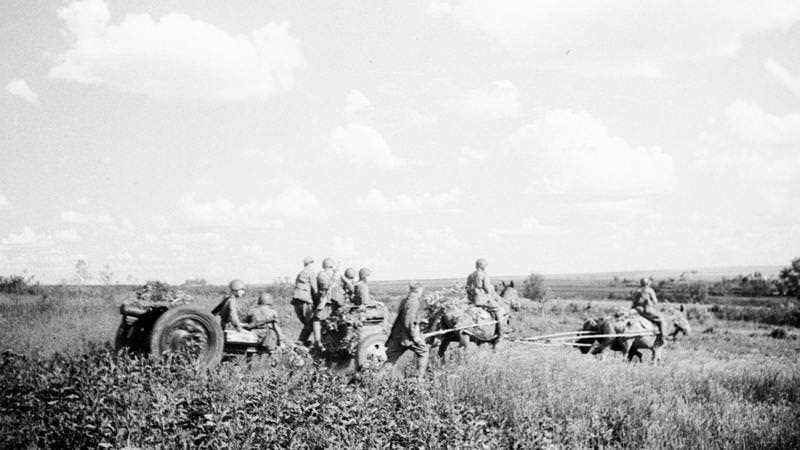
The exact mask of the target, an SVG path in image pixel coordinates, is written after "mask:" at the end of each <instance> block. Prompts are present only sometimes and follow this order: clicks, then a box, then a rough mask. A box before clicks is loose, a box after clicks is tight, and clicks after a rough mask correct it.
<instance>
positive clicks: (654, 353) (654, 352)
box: [650, 346, 661, 363]
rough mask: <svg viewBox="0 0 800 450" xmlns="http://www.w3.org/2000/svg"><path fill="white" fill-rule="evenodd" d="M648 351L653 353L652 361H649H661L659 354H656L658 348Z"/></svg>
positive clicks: (654, 347)
mask: <svg viewBox="0 0 800 450" xmlns="http://www.w3.org/2000/svg"><path fill="white" fill-rule="evenodd" d="M650 351H651V352H653V359H651V361H652V362H653V363H657V362H658V361H659V360H660V359H661V357H660V354H659V353H658V347H656V346H653V347H651V348H650Z"/></svg>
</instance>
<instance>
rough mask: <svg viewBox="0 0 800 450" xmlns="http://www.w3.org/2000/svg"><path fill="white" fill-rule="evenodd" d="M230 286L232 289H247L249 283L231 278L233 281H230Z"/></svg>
mask: <svg viewBox="0 0 800 450" xmlns="http://www.w3.org/2000/svg"><path fill="white" fill-rule="evenodd" d="M228 287H229V288H231V290H232V291H238V290H239V289H245V290H246V289H247V285H246V284H244V281H242V280H240V279H238V278H237V279H235V280H231V282H230V283H228Z"/></svg>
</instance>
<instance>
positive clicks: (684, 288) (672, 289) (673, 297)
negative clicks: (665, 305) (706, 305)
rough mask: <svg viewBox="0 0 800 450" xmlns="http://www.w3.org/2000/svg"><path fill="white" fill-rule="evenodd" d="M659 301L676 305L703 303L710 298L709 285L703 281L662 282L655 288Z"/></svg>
mask: <svg viewBox="0 0 800 450" xmlns="http://www.w3.org/2000/svg"><path fill="white" fill-rule="evenodd" d="M653 289H654V290H655V291H656V295H657V296H658V299H659V300H661V301H667V302H674V303H703V302H704V301H705V300H706V298H707V297H708V285H707V284H706V283H703V282H701V281H695V282H685V281H675V280H673V279H669V280H661V281H659V282H658V283H656V284H655V285H654V286H653Z"/></svg>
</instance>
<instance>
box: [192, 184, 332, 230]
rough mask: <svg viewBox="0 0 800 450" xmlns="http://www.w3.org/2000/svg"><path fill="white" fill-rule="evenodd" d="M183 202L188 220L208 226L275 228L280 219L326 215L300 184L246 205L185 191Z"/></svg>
mask: <svg viewBox="0 0 800 450" xmlns="http://www.w3.org/2000/svg"><path fill="white" fill-rule="evenodd" d="M180 203H181V207H182V209H183V212H184V214H185V215H186V217H187V218H188V219H190V220H193V221H196V222H200V223H205V224H209V225H231V226H235V225H244V226H256V227H276V226H280V225H281V224H282V222H281V220H280V219H286V218H310V217H319V216H321V215H325V214H327V212H326V210H325V209H324V208H323V207H322V204H321V202H320V201H319V199H318V198H317V196H316V195H315V194H314V193H312V192H310V191H307V190H305V189H302V188H299V187H290V188H287V189H285V190H284V191H282V192H281V193H280V194H278V195H277V196H275V197H274V198H271V199H267V200H262V201H251V202H249V203H245V204H243V205H236V204H234V203H233V202H232V201H230V200H228V199H225V198H222V197H217V198H216V199H214V200H210V201H205V202H204V201H199V200H197V199H196V195H195V193H194V192H189V193H186V194H183V195H182V196H181V199H180Z"/></svg>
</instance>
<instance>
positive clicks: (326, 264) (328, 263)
mask: <svg viewBox="0 0 800 450" xmlns="http://www.w3.org/2000/svg"><path fill="white" fill-rule="evenodd" d="M334 266H335V264H334V263H333V258H325V259H323V260H322V268H323V269H333V267H334Z"/></svg>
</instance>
